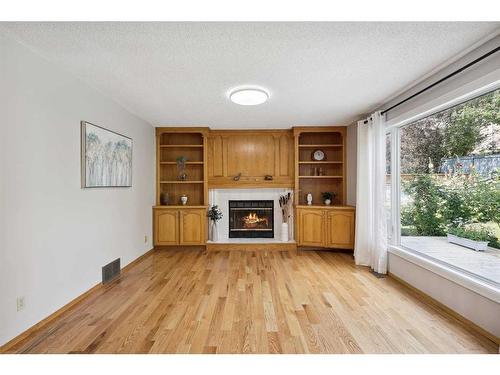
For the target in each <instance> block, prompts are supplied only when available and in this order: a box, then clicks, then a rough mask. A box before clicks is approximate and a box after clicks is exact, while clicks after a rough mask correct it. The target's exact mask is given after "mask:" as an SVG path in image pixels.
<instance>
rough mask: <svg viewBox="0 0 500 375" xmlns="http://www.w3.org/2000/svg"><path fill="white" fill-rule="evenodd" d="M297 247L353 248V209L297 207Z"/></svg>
mask: <svg viewBox="0 0 500 375" xmlns="http://www.w3.org/2000/svg"><path fill="white" fill-rule="evenodd" d="M296 213H297V217H298V225H297V240H298V245H299V246H306V247H326V248H335V249H353V248H354V216H355V212H354V207H350V206H329V207H325V206H298V207H297V209H296Z"/></svg>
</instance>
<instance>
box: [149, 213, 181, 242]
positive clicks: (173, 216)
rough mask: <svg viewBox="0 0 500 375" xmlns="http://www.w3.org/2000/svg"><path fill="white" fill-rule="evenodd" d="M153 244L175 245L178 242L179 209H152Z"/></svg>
mask: <svg viewBox="0 0 500 375" xmlns="http://www.w3.org/2000/svg"><path fill="white" fill-rule="evenodd" d="M154 228H155V229H154V234H155V236H154V242H155V245H162V246H164V245H177V244H178V243H179V211H177V210H155V211H154Z"/></svg>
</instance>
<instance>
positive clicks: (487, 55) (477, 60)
mask: <svg viewBox="0 0 500 375" xmlns="http://www.w3.org/2000/svg"><path fill="white" fill-rule="evenodd" d="M498 51H500V46H499V47H497V48H495V49H493V50H491V51H489V52H487V53H485V54H484V55H482V56H479V57H478V58H477V59H475V60H473V61H471V62H470V63H468V64H466V65H464V66H462V67H461V68H460V69H457V70H455V71H454V72H452V73H450V74H448V75H447V76H445V77H443V78H441V79H440V80H438V81H436V82H434V83H432V84H430V85H429V86H427V87H425V88H423V89H422V90H420V91H418V92H416V93H415V94H413V95H411V96H409V97H407V98H406V99H403V100H401V101H400V102H398V103H396V104H394V105H393V106H391V107H389V108H387V109H385V110H383V111H382V114H386V113H387V112H389V111H390V110H391V109H394V108H396V107H399V106H400V105H401V104H403V103H406V102H407V101H408V100H410V99H413V98H414V97H416V96H418V95H420V94H422V93H424V92H425V91H427V90H430V89H431V88H433V87H434V86H436V85H439V84H440V83H442V82H444V81H446V80H447V79H450V78H451V77H453V76H455V75H457V74H458V73H461V72H463V71H464V70H465V69H468V68H470V67H471V66H472V65H475V64H477V63H478V62H480V61H481V60H484V59H485V58H487V57H489V56H491V55H493V54H494V53H496V52H498ZM367 123H368V121H367V120H366V121H365V122H364V124H367Z"/></svg>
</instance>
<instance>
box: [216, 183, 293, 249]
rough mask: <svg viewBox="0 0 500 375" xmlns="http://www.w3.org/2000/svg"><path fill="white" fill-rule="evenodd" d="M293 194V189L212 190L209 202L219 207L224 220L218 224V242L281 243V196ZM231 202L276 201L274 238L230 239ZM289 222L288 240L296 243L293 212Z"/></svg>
mask: <svg viewBox="0 0 500 375" xmlns="http://www.w3.org/2000/svg"><path fill="white" fill-rule="evenodd" d="M288 192H291V193H292V196H293V189H269V188H266V189H261V188H258V189H210V190H209V191H208V197H209V198H208V201H209V204H210V206H212V205H217V206H219V209H220V210H221V211H222V219H221V220H220V221H219V222H218V223H217V225H218V238H217V240H216V242H231V243H252V242H254V243H273V242H281V238H280V231H281V223H282V222H283V220H282V215H281V210H280V206H279V201H278V200H279V197H280V195H283V194H286V193H288ZM230 200H235V201H236V200H242V201H243V200H245V201H246V200H273V201H274V238H229V201H230ZM290 215H291V217H290V219H289V221H288V233H289V234H288V238H289V240H290V242H294V236H293V232H294V231H293V210H292V212H290Z"/></svg>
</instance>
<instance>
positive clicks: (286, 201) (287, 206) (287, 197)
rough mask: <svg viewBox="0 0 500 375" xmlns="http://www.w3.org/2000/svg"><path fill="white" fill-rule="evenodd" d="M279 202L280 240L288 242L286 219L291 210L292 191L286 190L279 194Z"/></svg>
mask: <svg viewBox="0 0 500 375" xmlns="http://www.w3.org/2000/svg"><path fill="white" fill-rule="evenodd" d="M279 204H280V208H281V216H282V219H283V221H282V223H281V241H283V242H288V219H290V212H291V210H292V193H291V192H288V193H286V194H284V195H280V198H279Z"/></svg>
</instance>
